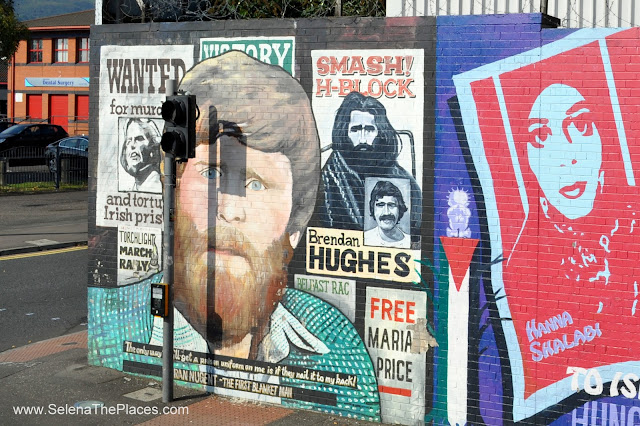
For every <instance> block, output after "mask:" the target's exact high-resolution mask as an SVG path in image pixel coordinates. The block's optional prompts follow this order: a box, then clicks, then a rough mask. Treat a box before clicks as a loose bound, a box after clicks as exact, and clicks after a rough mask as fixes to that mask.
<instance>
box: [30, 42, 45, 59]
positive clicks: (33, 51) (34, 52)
mask: <svg viewBox="0 0 640 426" xmlns="http://www.w3.org/2000/svg"><path fill="white" fill-rule="evenodd" d="M29 62H42V39H32V40H31V41H30V42H29Z"/></svg>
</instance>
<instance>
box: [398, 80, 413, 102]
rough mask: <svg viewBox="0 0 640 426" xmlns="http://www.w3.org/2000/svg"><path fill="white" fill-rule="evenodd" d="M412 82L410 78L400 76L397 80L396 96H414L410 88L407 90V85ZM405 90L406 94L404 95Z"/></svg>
mask: <svg viewBox="0 0 640 426" xmlns="http://www.w3.org/2000/svg"><path fill="white" fill-rule="evenodd" d="M411 83H413V79H412V78H407V79H406V80H405V79H404V78H401V79H399V80H398V97H399V98H404V97H405V96H409V97H410V98H415V97H416V95H414V94H413V92H412V91H411V90H409V85H410V84H411ZM405 92H406V95H405Z"/></svg>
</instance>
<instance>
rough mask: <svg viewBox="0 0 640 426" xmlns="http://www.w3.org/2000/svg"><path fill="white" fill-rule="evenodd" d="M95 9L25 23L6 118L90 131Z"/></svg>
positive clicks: (13, 66)
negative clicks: (25, 35)
mask: <svg viewBox="0 0 640 426" xmlns="http://www.w3.org/2000/svg"><path fill="white" fill-rule="evenodd" d="M94 21H95V14H94V11H93V10H87V11H83V12H75V13H69V14H64V15H56V16H50V17H46V18H39V19H34V20H31V21H25V24H26V25H27V27H28V28H29V31H30V32H31V39H30V40H23V41H21V42H20V45H19V47H18V50H17V52H16V53H15V55H14V56H13V60H12V61H11V64H10V65H9V70H8V96H7V110H8V111H7V115H8V118H9V119H10V120H13V121H16V122H25V121H27V122H46V123H52V124H59V125H61V126H62V127H64V128H65V129H66V130H67V132H69V134H70V135H79V134H88V133H89V53H90V50H89V35H90V26H91V24H93V23H94Z"/></svg>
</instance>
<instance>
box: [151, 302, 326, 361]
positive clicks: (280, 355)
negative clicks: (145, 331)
mask: <svg viewBox="0 0 640 426" xmlns="http://www.w3.org/2000/svg"><path fill="white" fill-rule="evenodd" d="M173 312H174V338H173V345H174V348H176V349H185V350H191V351H196V352H202V353H208V352H209V347H208V345H207V342H206V340H205V339H204V338H203V337H202V336H201V335H200V333H198V332H197V331H196V330H195V329H194V328H193V327H192V326H191V324H189V322H188V321H187V320H186V319H185V317H184V316H183V315H182V314H181V313H180V311H178V310H177V309H174V310H173ZM270 322H271V324H270V329H269V332H268V333H267V334H266V335H265V337H264V338H263V340H262V342H260V345H259V346H258V356H257V360H258V361H265V362H272V363H277V362H279V361H282V360H283V359H285V358H286V357H287V356H289V353H290V351H291V346H292V345H293V346H294V347H296V348H299V349H302V350H304V351H307V352H311V353H314V354H319V355H323V354H326V353H329V348H328V347H327V345H325V344H324V343H323V342H322V341H321V340H320V339H318V338H317V337H316V336H314V335H313V334H311V333H310V332H309V330H307V328H306V327H305V326H304V325H302V323H301V322H300V321H298V319H297V318H295V317H294V316H293V315H292V314H291V312H289V311H288V310H287V309H286V308H285V307H284V306H282V304H280V303H278V306H277V307H276V309H275V310H274V311H273V313H272V314H271V321H270ZM162 327H163V319H162V318H160V317H154V319H153V330H152V333H151V340H150V341H149V344H151V345H158V346H162V339H163V338H162Z"/></svg>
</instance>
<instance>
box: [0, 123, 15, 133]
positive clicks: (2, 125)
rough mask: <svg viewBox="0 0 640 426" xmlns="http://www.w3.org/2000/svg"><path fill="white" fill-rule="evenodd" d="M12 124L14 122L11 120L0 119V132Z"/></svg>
mask: <svg viewBox="0 0 640 426" xmlns="http://www.w3.org/2000/svg"><path fill="white" fill-rule="evenodd" d="M14 124H16V123H14V122H13V121H0V132H4V131H5V130H7V129H8V128H9V127H11V126H13V125H14Z"/></svg>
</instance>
